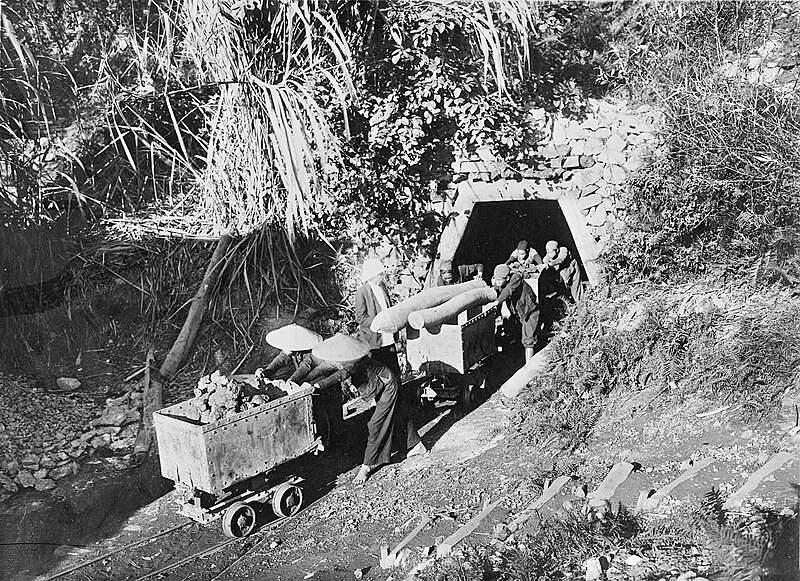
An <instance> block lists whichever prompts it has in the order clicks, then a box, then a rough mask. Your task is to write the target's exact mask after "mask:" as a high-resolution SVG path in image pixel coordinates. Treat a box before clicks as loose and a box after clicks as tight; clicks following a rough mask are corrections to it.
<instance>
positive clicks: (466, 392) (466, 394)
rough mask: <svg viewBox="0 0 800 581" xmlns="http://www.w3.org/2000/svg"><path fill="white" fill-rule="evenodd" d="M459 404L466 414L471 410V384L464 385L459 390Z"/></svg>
mask: <svg viewBox="0 0 800 581" xmlns="http://www.w3.org/2000/svg"><path fill="white" fill-rule="evenodd" d="M458 401H459V402H460V403H461V408H462V410H463V412H464V413H465V414H466V413H467V412H468V411H469V410H470V408H472V384H470V383H465V384H464V385H463V387H462V388H461V397H460V398H459V400H458Z"/></svg>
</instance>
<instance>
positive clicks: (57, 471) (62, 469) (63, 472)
mask: <svg viewBox="0 0 800 581" xmlns="http://www.w3.org/2000/svg"><path fill="white" fill-rule="evenodd" d="M73 464H75V463H74V462H71V463H67V464H64V465H63V466H59V467H58V468H54V469H53V470H51V471H50V475H49V476H50V478H52V479H53V480H61V479H62V478H66V477H67V476H72V465H73Z"/></svg>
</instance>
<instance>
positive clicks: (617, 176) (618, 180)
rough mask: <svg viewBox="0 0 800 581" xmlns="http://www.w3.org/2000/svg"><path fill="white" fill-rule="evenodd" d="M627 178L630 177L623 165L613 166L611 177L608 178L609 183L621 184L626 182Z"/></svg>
mask: <svg viewBox="0 0 800 581" xmlns="http://www.w3.org/2000/svg"><path fill="white" fill-rule="evenodd" d="M626 179H628V174H627V173H626V172H625V170H624V169H623V168H622V166H619V165H612V166H611V179H610V180H608V183H610V184H616V185H620V184H624V183H625V180H626Z"/></svg>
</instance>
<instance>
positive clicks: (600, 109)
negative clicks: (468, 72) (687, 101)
mask: <svg viewBox="0 0 800 581" xmlns="http://www.w3.org/2000/svg"><path fill="white" fill-rule="evenodd" d="M531 117H532V120H533V121H534V123H535V124H536V125H537V126H538V128H539V130H540V131H541V133H542V135H543V136H544V137H543V139H542V140H541V142H540V144H539V148H538V151H537V153H536V155H535V156H534V157H533V158H531V159H528V160H524V161H523V162H522V163H521V164H515V166H514V167H515V169H512V167H511V165H510V164H508V163H506V162H505V161H504V160H499V159H496V158H494V157H492V156H491V155H490V153H489V152H488V151H486V150H479V152H478V153H477V154H476V155H475V156H473V157H472V158H471V159H468V160H461V161H457V162H455V163H454V164H453V180H452V183H451V184H450V185H449V187H448V188H447V189H446V190H445V191H444V192H443V195H440V196H439V197H438V198H435V199H433V200H432V202H433V205H434V207H435V208H436V209H439V210H441V211H443V212H444V213H445V214H446V215H449V214H451V213H453V212H454V210H458V209H459V196H460V195H462V192H463V191H464V190H465V187H464V185H465V184H464V182H467V183H468V184H469V185H470V188H471V189H479V190H481V191H483V192H485V191H486V189H487V185H489V184H491V185H492V186H493V187H495V188H496V192H497V194H496V201H503V200H512V199H537V198H538V199H551V200H552V199H555V200H558V199H561V198H570V199H573V200H575V201H576V202H577V206H578V208H579V210H580V213H581V216H582V221H583V222H584V223H585V226H586V228H587V229H588V231H589V232H591V235H592V237H593V241H594V244H595V245H596V253H597V254H599V253H600V252H602V249H603V247H604V246H605V245H606V244H607V242H608V240H609V238H610V237H611V236H612V235H613V233H614V231H615V229H620V228H624V224H623V222H622V219H623V218H624V217H625V212H626V209H625V207H624V205H623V201H622V200H623V196H622V195H621V194H622V192H623V188H624V186H625V181H626V180H627V178H628V176H629V175H630V174H631V172H634V171H636V169H638V168H639V167H640V166H641V164H642V162H643V161H644V159H645V158H646V157H647V156H648V155H649V154H650V152H651V151H652V150H653V149H654V147H655V146H656V142H657V139H658V128H659V126H660V124H661V116H660V114H659V113H658V112H657V111H656V110H654V109H652V108H650V107H647V106H642V107H638V108H636V109H632V108H630V107H628V106H627V104H626V103H624V102H621V101H613V100H602V101H601V100H590V102H589V111H588V114H587V116H586V118H584V119H580V120H578V119H569V118H566V117H563V116H556V117H550V116H547V115H546V114H545V113H544V111H543V110H533V111H532V112H531ZM479 201H491V195H490V196H489V198H487V197H486V196H485V195H484V196H482V197H481V199H480V200H479ZM461 206H462V207H463V204H461ZM455 213H458V212H457V211H456V212H455ZM449 252H451V250H448V251H447V252H445V253H448V254H449ZM441 258H449V256H444V255H442V256H441Z"/></svg>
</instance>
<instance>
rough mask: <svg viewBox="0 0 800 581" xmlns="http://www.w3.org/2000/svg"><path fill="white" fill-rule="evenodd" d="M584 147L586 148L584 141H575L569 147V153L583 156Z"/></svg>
mask: <svg viewBox="0 0 800 581" xmlns="http://www.w3.org/2000/svg"><path fill="white" fill-rule="evenodd" d="M584 147H586V140H585V139H576V140H575V141H573V142H572V146H571V147H570V153H571V154H572V155H583V150H584Z"/></svg>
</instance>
